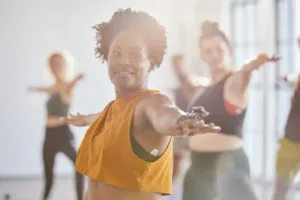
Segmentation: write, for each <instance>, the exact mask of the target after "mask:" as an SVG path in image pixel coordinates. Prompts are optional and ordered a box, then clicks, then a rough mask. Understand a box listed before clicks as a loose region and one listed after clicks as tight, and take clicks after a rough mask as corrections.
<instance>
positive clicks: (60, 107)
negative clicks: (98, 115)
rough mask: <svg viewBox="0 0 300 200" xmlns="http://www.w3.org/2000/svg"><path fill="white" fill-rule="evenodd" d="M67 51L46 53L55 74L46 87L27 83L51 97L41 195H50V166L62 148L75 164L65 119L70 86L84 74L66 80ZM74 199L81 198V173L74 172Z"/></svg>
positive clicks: (71, 91)
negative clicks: (50, 83)
mask: <svg viewBox="0 0 300 200" xmlns="http://www.w3.org/2000/svg"><path fill="white" fill-rule="evenodd" d="M66 55H67V54H66V53H63V52H55V53H53V54H51V55H50V57H49V62H48V65H49V69H50V72H51V75H52V76H53V78H54V83H53V84H52V85H51V86H49V87H30V88H29V91H31V92H43V93H47V94H48V95H49V96H50V97H49V99H48V101H47V114H48V118H47V122H46V134H45V140H44V145H43V163H44V174H45V189H44V194H43V199H44V200H46V199H48V198H49V194H50V191H51V188H52V185H53V168H54V161H55V156H56V154H57V153H59V152H62V153H63V154H65V155H66V156H67V157H68V158H69V159H70V160H71V161H72V162H73V163H74V164H75V161H76V155H77V152H76V149H75V147H74V145H73V143H74V142H73V139H74V137H73V133H72V132H71V130H70V127H69V125H68V123H67V116H68V112H69V107H70V103H71V101H72V99H73V95H72V94H73V90H74V88H75V86H76V84H77V83H78V82H79V81H80V80H81V79H82V78H83V74H79V75H77V76H76V77H75V78H73V79H72V80H71V81H68V76H69V75H70V72H71V71H70V67H71V66H69V63H68V60H69V59H71V58H70V57H68V56H66ZM76 191H77V199H78V200H82V199H83V176H82V175H81V174H79V173H76Z"/></svg>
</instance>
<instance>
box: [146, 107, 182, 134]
mask: <svg viewBox="0 0 300 200" xmlns="http://www.w3.org/2000/svg"><path fill="white" fill-rule="evenodd" d="M184 114H185V112H183V111H181V110H180V109H179V108H177V107H175V106H170V107H163V108H161V109H160V110H158V111H156V112H155V116H154V117H152V119H154V120H153V121H152V125H153V126H154V128H155V129H156V131H157V132H159V133H161V134H164V135H172V134H173V133H172V131H173V129H172V128H174V127H175V126H176V124H177V120H178V119H179V118H180V117H181V116H182V115H184Z"/></svg>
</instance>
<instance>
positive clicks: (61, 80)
mask: <svg viewBox="0 0 300 200" xmlns="http://www.w3.org/2000/svg"><path fill="white" fill-rule="evenodd" d="M64 82H65V81H64V80H63V79H60V78H57V79H56V80H55V83H56V84H57V85H59V84H61V83H64Z"/></svg>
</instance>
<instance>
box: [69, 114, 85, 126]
mask: <svg viewBox="0 0 300 200" xmlns="http://www.w3.org/2000/svg"><path fill="white" fill-rule="evenodd" d="M86 117H87V116H86V115H82V114H80V113H76V114H74V113H71V114H69V117H68V121H67V123H68V124H71V125H74V126H86V125H87V120H86Z"/></svg>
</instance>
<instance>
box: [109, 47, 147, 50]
mask: <svg viewBox="0 0 300 200" xmlns="http://www.w3.org/2000/svg"><path fill="white" fill-rule="evenodd" d="M114 49H117V50H120V49H122V48H121V47H120V46H115V47H114ZM130 50H132V51H142V50H143V48H141V47H137V46H132V47H130Z"/></svg>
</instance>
